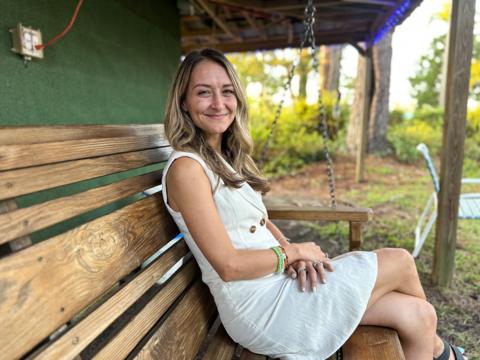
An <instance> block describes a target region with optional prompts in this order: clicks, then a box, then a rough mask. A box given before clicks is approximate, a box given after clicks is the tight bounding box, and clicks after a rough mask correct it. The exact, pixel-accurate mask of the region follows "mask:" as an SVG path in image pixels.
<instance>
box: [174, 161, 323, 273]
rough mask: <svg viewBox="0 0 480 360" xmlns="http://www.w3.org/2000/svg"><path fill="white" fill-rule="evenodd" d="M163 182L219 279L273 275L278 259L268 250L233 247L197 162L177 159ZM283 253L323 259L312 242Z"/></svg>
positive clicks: (292, 256)
mask: <svg viewBox="0 0 480 360" xmlns="http://www.w3.org/2000/svg"><path fill="white" fill-rule="evenodd" d="M166 181H167V190H168V201H169V204H170V206H171V207H172V208H173V209H175V210H177V211H180V213H181V214H182V216H183V219H184V220H185V223H186V225H187V227H188V229H189V231H190V233H191V235H192V237H193V239H195V243H196V244H197V246H198V247H199V249H200V250H201V251H202V253H203V255H204V256H205V257H206V258H207V260H208V261H209V263H210V264H211V265H212V266H213V268H214V269H215V271H216V272H217V273H218V274H219V276H220V277H221V278H222V280H224V281H233V280H246V279H255V278H258V277H262V276H265V275H267V274H271V273H272V272H275V270H276V267H277V261H278V260H277V256H276V255H275V253H274V252H273V251H272V250H271V249H265V250H237V249H235V248H234V246H233V244H232V242H231V241H230V239H229V237H228V233H227V231H226V229H225V227H224V225H223V223H222V221H221V218H220V216H219V214H218V212H217V208H216V206H215V202H214V199H213V196H212V189H211V185H210V181H209V180H208V178H207V175H206V174H205V172H204V170H203V168H202V166H201V165H200V164H199V163H198V162H197V161H195V160H193V159H191V158H187V157H182V158H179V159H177V160H176V161H175V162H174V163H173V164H172V165H171V166H170V169H169V171H168V174H167V177H166ZM285 251H286V252H287V256H288V258H289V261H290V262H294V261H297V260H300V259H306V260H312V261H320V260H321V259H323V252H322V251H321V249H320V247H319V246H317V245H315V244H314V243H313V242H312V243H302V244H290V245H288V246H286V247H285Z"/></svg>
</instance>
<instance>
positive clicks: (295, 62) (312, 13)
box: [260, 0, 315, 168]
mask: <svg viewBox="0 0 480 360" xmlns="http://www.w3.org/2000/svg"><path fill="white" fill-rule="evenodd" d="M311 7H313V8H314V9H315V7H314V5H313V3H312V0H308V4H307V7H306V8H305V11H304V13H305V20H304V21H303V24H304V26H305V32H304V33H303V37H302V42H301V43H300V50H299V53H298V56H297V57H296V58H295V59H294V60H293V63H292V66H291V67H290V71H289V72H288V78H287V81H286V82H285V84H284V85H283V93H282V97H281V99H280V102H279V103H278V106H277V111H276V112H275V117H274V118H273V121H272V125H270V132H269V133H268V136H267V140H266V141H265V145H263V149H262V153H261V155H260V168H263V164H264V163H265V160H266V158H267V154H268V150H269V147H270V142H271V140H272V138H273V134H274V133H275V129H276V126H277V123H278V119H279V118H280V115H281V113H282V109H283V104H284V102H285V96H286V95H287V91H288V89H289V88H290V87H291V83H292V79H293V76H294V75H295V70H296V68H297V66H298V64H299V62H300V58H301V53H302V49H303V48H304V46H305V43H306V41H307V39H308V37H309V36H310V35H309V34H310V33H313V28H312V29H311V27H312V26H313V23H314V21H315V19H313V18H310V17H312V16H315V10H313V11H312V10H310V8H311Z"/></svg>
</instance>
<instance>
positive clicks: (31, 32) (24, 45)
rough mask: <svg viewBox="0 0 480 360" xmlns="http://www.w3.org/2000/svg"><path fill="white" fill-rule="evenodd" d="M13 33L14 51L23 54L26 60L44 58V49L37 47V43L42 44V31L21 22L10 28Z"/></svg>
mask: <svg viewBox="0 0 480 360" xmlns="http://www.w3.org/2000/svg"><path fill="white" fill-rule="evenodd" d="M10 32H11V33H12V41H13V48H12V51H13V52H15V53H17V54H19V55H21V56H23V58H24V59H25V60H32V58H37V59H43V49H36V48H35V46H36V45H41V44H42V33H41V32H40V30H35V29H32V28H29V27H27V26H23V25H22V24H21V23H19V24H18V25H17V26H16V27H15V28H13V29H10Z"/></svg>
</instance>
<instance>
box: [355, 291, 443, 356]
mask: <svg viewBox="0 0 480 360" xmlns="http://www.w3.org/2000/svg"><path fill="white" fill-rule="evenodd" d="M361 324H362V325H377V326H386V327H390V328H393V329H395V330H397V332H398V336H399V337H400V342H401V343H402V348H403V351H404V353H405V358H406V359H407V360H417V359H418V360H423V359H426V360H431V359H432V354H433V351H434V349H433V344H434V338H435V332H436V328H437V317H436V314H435V309H434V308H433V306H432V305H430V304H429V303H428V302H426V301H425V300H422V299H419V298H417V297H414V296H410V295H405V294H402V293H399V292H395V291H392V292H389V293H388V294H386V295H384V296H382V297H381V298H380V299H378V301H377V302H375V304H373V305H372V306H371V307H370V308H369V309H368V310H367V311H366V312H365V314H364V316H363V318H362V321H361Z"/></svg>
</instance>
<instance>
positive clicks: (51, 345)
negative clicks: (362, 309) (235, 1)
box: [0, 125, 404, 360]
mask: <svg viewBox="0 0 480 360" xmlns="http://www.w3.org/2000/svg"><path fill="white" fill-rule="evenodd" d="M170 152H171V148H170V146H169V144H168V142H167V141H166V140H165V138H164V135H163V126H162V125H124V126H116V125H112V126H110V125H104V126H102V125H95V126H39V127H3V128H0V159H1V161H0V188H1V189H2V191H1V192H0V319H1V323H2V325H1V326H0V347H1V349H2V354H1V356H0V357H1V358H5V359H18V358H27V359H48V360H50V359H76V360H79V359H109V360H110V359H125V358H129V359H133V358H134V359H166V360H172V359H180V360H181V359H186V360H191V359H225V360H226V359H265V356H261V355H257V354H253V353H251V352H249V351H247V350H243V349H242V348H241V347H240V346H238V345H237V344H235V343H234V342H233V341H232V340H231V339H230V338H229V337H228V335H227V334H226V333H225V330H224V329H223V327H222V326H221V323H220V321H219V320H218V314H217V310H216V308H215V304H214V301H213V299H212V297H211V295H210V293H209V291H208V288H207V287H206V286H205V285H204V284H203V283H202V282H201V279H200V274H199V269H198V267H197V265H196V263H195V261H194V259H193V257H192V256H191V254H190V252H189V250H188V248H187V247H186V245H185V243H184V241H183V239H182V235H181V234H179V233H178V229H177V227H176V225H175V224H174V222H173V221H172V219H171V218H170V215H169V214H168V212H167V211H166V209H165V207H164V204H163V201H162V197H161V184H160V182H161V166H162V163H163V162H164V161H165V160H166V159H167V158H168V156H169V154H170ZM145 167H147V168H145ZM133 169H137V170H133ZM139 169H143V170H139ZM129 170H133V171H129ZM72 184H74V185H73V186H71V185H72ZM269 216H270V217H271V218H272V219H275V218H277V219H287V218H290V219H305V220H333V221H338V220H342V221H348V222H349V223H350V248H352V249H356V248H358V247H359V246H360V245H361V226H362V224H364V223H365V222H367V221H368V220H369V219H370V217H371V211H370V210H369V209H341V208H339V209H336V210H331V209H329V210H325V209H318V208H313V207H307V208H298V207H297V208H295V207H292V206H290V207H283V208H282V207H273V208H270V209H269ZM352 301H355V299H352ZM343 358H344V359H355V360H363V359H365V360H366V359H404V357H403V352H402V349H401V347H400V342H399V340H398V336H397V334H396V332H395V331H393V330H391V329H386V328H380V327H369V326H361V327H359V328H358V329H357V330H356V331H355V333H354V334H353V336H352V337H351V338H350V340H349V341H348V342H347V343H346V344H345V345H344V347H343Z"/></svg>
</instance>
